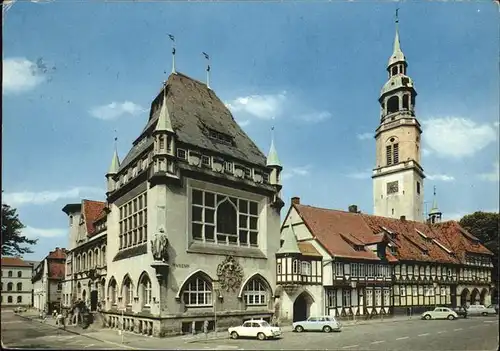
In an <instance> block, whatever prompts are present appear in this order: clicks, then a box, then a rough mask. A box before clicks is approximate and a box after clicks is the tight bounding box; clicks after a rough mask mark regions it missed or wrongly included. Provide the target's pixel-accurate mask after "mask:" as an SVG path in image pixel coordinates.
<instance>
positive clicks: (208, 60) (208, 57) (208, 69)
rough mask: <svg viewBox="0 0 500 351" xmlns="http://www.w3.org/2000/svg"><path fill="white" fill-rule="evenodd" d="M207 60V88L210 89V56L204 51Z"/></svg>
mask: <svg viewBox="0 0 500 351" xmlns="http://www.w3.org/2000/svg"><path fill="white" fill-rule="evenodd" d="M202 54H203V56H205V59H206V60H207V88H208V89H210V56H208V54H207V53H206V52H202Z"/></svg>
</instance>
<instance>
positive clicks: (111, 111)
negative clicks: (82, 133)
mask: <svg viewBox="0 0 500 351" xmlns="http://www.w3.org/2000/svg"><path fill="white" fill-rule="evenodd" d="M146 111H147V109H145V108H144V107H142V106H140V105H137V104H135V103H133V102H130V101H124V102H112V103H110V104H108V105H103V106H97V107H94V108H92V109H91V110H90V111H89V112H90V114H91V115H92V116H93V117H95V118H99V119H103V120H112V119H117V118H119V117H121V116H124V115H132V116H136V115H138V114H140V113H142V112H146Z"/></svg>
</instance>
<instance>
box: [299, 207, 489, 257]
mask: <svg viewBox="0 0 500 351" xmlns="http://www.w3.org/2000/svg"><path fill="white" fill-rule="evenodd" d="M292 206H293V207H294V208H295V209H296V211H297V213H298V214H299V215H300V216H301V218H302V219H303V221H304V223H305V225H306V226H307V227H308V228H309V230H310V232H311V234H312V235H313V236H314V237H315V238H316V239H317V240H318V241H319V242H320V243H321V244H322V245H323V246H324V247H325V249H326V250H328V251H329V252H330V254H331V255H333V256H337V257H345V258H358V259H368V260H379V258H378V256H377V254H376V252H373V251H372V250H371V249H369V248H367V246H368V245H373V244H378V243H381V242H382V241H384V240H386V241H389V242H392V243H393V245H395V246H396V248H397V251H396V255H392V254H391V253H390V252H389V249H388V248H387V249H386V257H387V259H388V260H389V261H390V262H394V261H397V260H398V259H399V260H407V261H424V262H425V261H432V262H442V263H460V260H463V258H464V256H465V253H466V252H473V253H480V254H491V252H490V251H489V250H488V249H486V248H485V247H484V246H483V245H482V244H481V243H479V240H478V239H477V238H475V237H474V236H472V235H471V234H470V233H468V232H466V231H465V230H464V229H463V228H461V227H460V225H459V224H458V223H457V222H455V221H449V222H445V223H440V224H437V225H436V224H435V225H430V224H427V223H422V222H416V221H410V220H400V219H394V218H386V217H379V216H372V215H367V214H361V213H353V212H346V211H338V210H330V209H324V208H318V207H312V206H306V205H301V204H292ZM355 246H364V247H365V250H364V251H363V250H361V251H358V250H356V249H355Z"/></svg>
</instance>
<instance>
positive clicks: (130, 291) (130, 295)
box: [122, 276, 134, 305]
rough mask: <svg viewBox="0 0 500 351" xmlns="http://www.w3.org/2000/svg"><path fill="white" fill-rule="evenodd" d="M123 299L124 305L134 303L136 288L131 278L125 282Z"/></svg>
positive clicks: (127, 278) (126, 278)
mask: <svg viewBox="0 0 500 351" xmlns="http://www.w3.org/2000/svg"><path fill="white" fill-rule="evenodd" d="M122 298H123V304H124V305H131V304H132V301H134V286H133V284H132V280H131V279H130V277H129V276H127V277H125V279H124V280H123V286H122Z"/></svg>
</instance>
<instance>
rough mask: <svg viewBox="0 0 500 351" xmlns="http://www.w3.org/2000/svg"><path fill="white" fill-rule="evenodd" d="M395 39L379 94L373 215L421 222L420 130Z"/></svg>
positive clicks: (412, 91)
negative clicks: (385, 76) (385, 81)
mask: <svg viewBox="0 0 500 351" xmlns="http://www.w3.org/2000/svg"><path fill="white" fill-rule="evenodd" d="M407 68H408V63H407V62H406V58H405V55H404V54H403V51H401V46H400V42H399V28H398V19H397V13H396V37H395V38H394V48H393V53H392V55H391V57H390V59H389V63H388V65H387V72H388V74H389V79H388V81H387V83H385V85H384V86H383V88H382V91H381V93H380V98H379V102H380V106H381V110H380V115H381V117H380V125H379V126H378V128H377V129H376V131H375V141H376V165H375V169H374V170H373V175H372V178H373V206H374V210H373V212H374V215H376V216H384V217H392V218H401V217H402V216H404V217H405V218H406V219H408V220H415V221H423V220H424V219H423V202H424V201H423V199H424V178H425V175H424V170H423V169H422V167H421V166H420V153H421V152H420V137H421V134H422V129H421V127H420V123H419V122H418V120H417V118H416V116H415V98H416V96H417V92H416V91H415V88H414V85H413V80H412V79H411V78H410V77H409V76H408V75H407Z"/></svg>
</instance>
